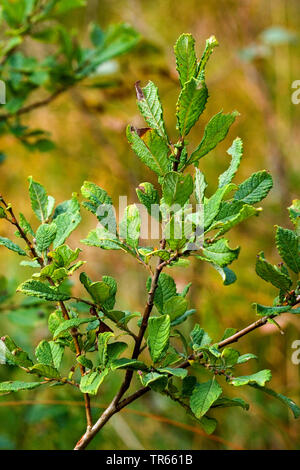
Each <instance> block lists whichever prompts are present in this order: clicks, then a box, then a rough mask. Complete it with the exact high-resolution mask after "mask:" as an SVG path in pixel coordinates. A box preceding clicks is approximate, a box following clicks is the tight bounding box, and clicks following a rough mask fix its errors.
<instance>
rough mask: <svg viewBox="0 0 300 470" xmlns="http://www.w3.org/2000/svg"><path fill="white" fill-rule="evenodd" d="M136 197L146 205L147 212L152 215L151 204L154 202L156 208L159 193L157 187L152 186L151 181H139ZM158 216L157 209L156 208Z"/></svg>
mask: <svg viewBox="0 0 300 470" xmlns="http://www.w3.org/2000/svg"><path fill="white" fill-rule="evenodd" d="M136 194H137V197H138V198H139V201H140V202H141V203H142V204H143V205H144V206H145V207H146V209H147V211H148V214H150V215H152V216H154V211H153V205H154V204H156V205H157V208H158V204H159V194H158V191H157V189H155V188H154V186H153V184H151V183H141V184H139V186H138V188H137V189H136ZM157 215H158V218H159V210H158V214H157Z"/></svg>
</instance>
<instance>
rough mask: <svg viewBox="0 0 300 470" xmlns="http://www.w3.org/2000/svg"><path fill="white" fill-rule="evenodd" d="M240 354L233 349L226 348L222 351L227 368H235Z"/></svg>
mask: <svg viewBox="0 0 300 470" xmlns="http://www.w3.org/2000/svg"><path fill="white" fill-rule="evenodd" d="M239 357H240V353H239V352H238V351H236V350H235V349H233V348H225V349H223V351H222V354H221V358H222V359H223V361H224V362H225V366H226V367H233V366H235V364H237V363H238V360H239Z"/></svg>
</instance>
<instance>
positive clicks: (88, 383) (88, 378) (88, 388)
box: [80, 369, 109, 395]
mask: <svg viewBox="0 0 300 470" xmlns="http://www.w3.org/2000/svg"><path fill="white" fill-rule="evenodd" d="M108 372H109V371H108V369H104V370H103V371H102V372H99V371H90V372H88V373H87V374H85V375H84V376H83V377H81V380H80V391H81V392H82V393H89V394H90V395H97V392H98V389H99V387H100V385H101V384H102V382H103V380H104V379H105V377H106V376H107V374H108Z"/></svg>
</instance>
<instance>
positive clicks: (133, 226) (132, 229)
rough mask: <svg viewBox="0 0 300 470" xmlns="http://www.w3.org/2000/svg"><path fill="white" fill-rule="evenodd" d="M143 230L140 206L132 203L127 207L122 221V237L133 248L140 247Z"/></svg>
mask: <svg viewBox="0 0 300 470" xmlns="http://www.w3.org/2000/svg"><path fill="white" fill-rule="evenodd" d="M140 230H141V216H140V211H139V209H138V207H137V206H136V205H135V204H131V205H130V206H128V207H126V209H125V212H124V216H123V218H122V220H121V222H120V226H119V231H120V238H123V239H124V240H125V241H126V243H127V244H128V245H130V246H131V247H132V248H133V249H135V248H137V247H138V244H139V237H140Z"/></svg>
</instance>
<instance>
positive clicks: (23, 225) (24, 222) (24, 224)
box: [19, 212, 35, 237]
mask: <svg viewBox="0 0 300 470" xmlns="http://www.w3.org/2000/svg"><path fill="white" fill-rule="evenodd" d="M19 224H20V227H21V229H23V231H24V233H25V234H26V235H27V233H29V234H30V235H32V236H33V237H34V236H35V235H34V231H33V230H32V227H31V225H30V223H29V222H28V221H27V220H26V218H25V216H24V215H23V214H22V213H21V212H20V219H19Z"/></svg>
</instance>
